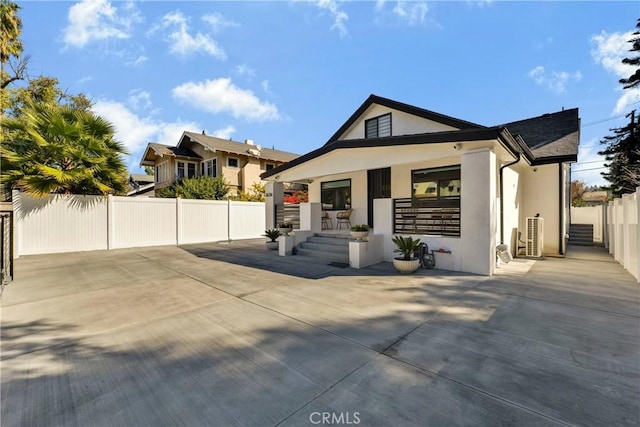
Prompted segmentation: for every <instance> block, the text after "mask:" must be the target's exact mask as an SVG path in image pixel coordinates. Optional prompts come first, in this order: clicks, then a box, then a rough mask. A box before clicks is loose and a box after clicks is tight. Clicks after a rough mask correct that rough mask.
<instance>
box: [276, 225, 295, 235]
mask: <svg viewBox="0 0 640 427" xmlns="http://www.w3.org/2000/svg"><path fill="white" fill-rule="evenodd" d="M278 230H279V231H280V233H282V235H283V236H288V235H289V233H290V232H291V230H293V224H291V223H290V222H283V223H280V224H278Z"/></svg>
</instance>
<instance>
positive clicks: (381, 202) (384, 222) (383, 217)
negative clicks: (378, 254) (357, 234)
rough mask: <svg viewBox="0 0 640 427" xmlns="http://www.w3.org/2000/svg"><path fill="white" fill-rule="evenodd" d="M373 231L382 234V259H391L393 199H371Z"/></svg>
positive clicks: (389, 260)
mask: <svg viewBox="0 0 640 427" xmlns="http://www.w3.org/2000/svg"><path fill="white" fill-rule="evenodd" d="M373 232H374V233H375V234H382V235H383V236H384V241H383V245H384V249H383V255H384V260H385V261H388V262H391V261H393V242H392V241H391V238H392V237H393V199H373Z"/></svg>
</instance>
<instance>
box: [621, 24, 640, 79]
mask: <svg viewBox="0 0 640 427" xmlns="http://www.w3.org/2000/svg"><path fill="white" fill-rule="evenodd" d="M632 35H633V38H632V39H631V40H629V43H631V49H629V52H640V19H638V20H637V21H636V31H634V32H633V33H632ZM622 63H623V64H627V65H631V66H632V67H636V70H635V71H634V72H633V74H631V76H629V78H627V79H620V83H622V85H623V88H624V89H631V88H634V87H636V86H638V85H639V84H640V54H636V55H635V56H634V57H632V58H624V59H623V60H622Z"/></svg>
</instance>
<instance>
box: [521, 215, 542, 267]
mask: <svg viewBox="0 0 640 427" xmlns="http://www.w3.org/2000/svg"><path fill="white" fill-rule="evenodd" d="M543 229H544V220H543V219H542V218H540V217H527V234H526V239H525V243H526V249H525V255H526V256H528V257H536V258H542V246H543V244H544V243H543V232H542V231H543Z"/></svg>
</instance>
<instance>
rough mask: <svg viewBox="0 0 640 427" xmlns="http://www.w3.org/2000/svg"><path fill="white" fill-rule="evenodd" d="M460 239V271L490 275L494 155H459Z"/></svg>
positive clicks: (481, 152) (493, 244)
mask: <svg viewBox="0 0 640 427" xmlns="http://www.w3.org/2000/svg"><path fill="white" fill-rule="evenodd" d="M461 179H462V191H461V193H462V197H461V200H460V222H461V224H460V239H461V242H460V243H461V245H460V247H461V256H462V271H467V272H469V273H476V274H484V275H491V274H493V272H494V270H495V267H496V155H495V153H493V151H491V150H489V149H482V150H475V151H470V152H468V153H464V154H463V155H462V170H461Z"/></svg>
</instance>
